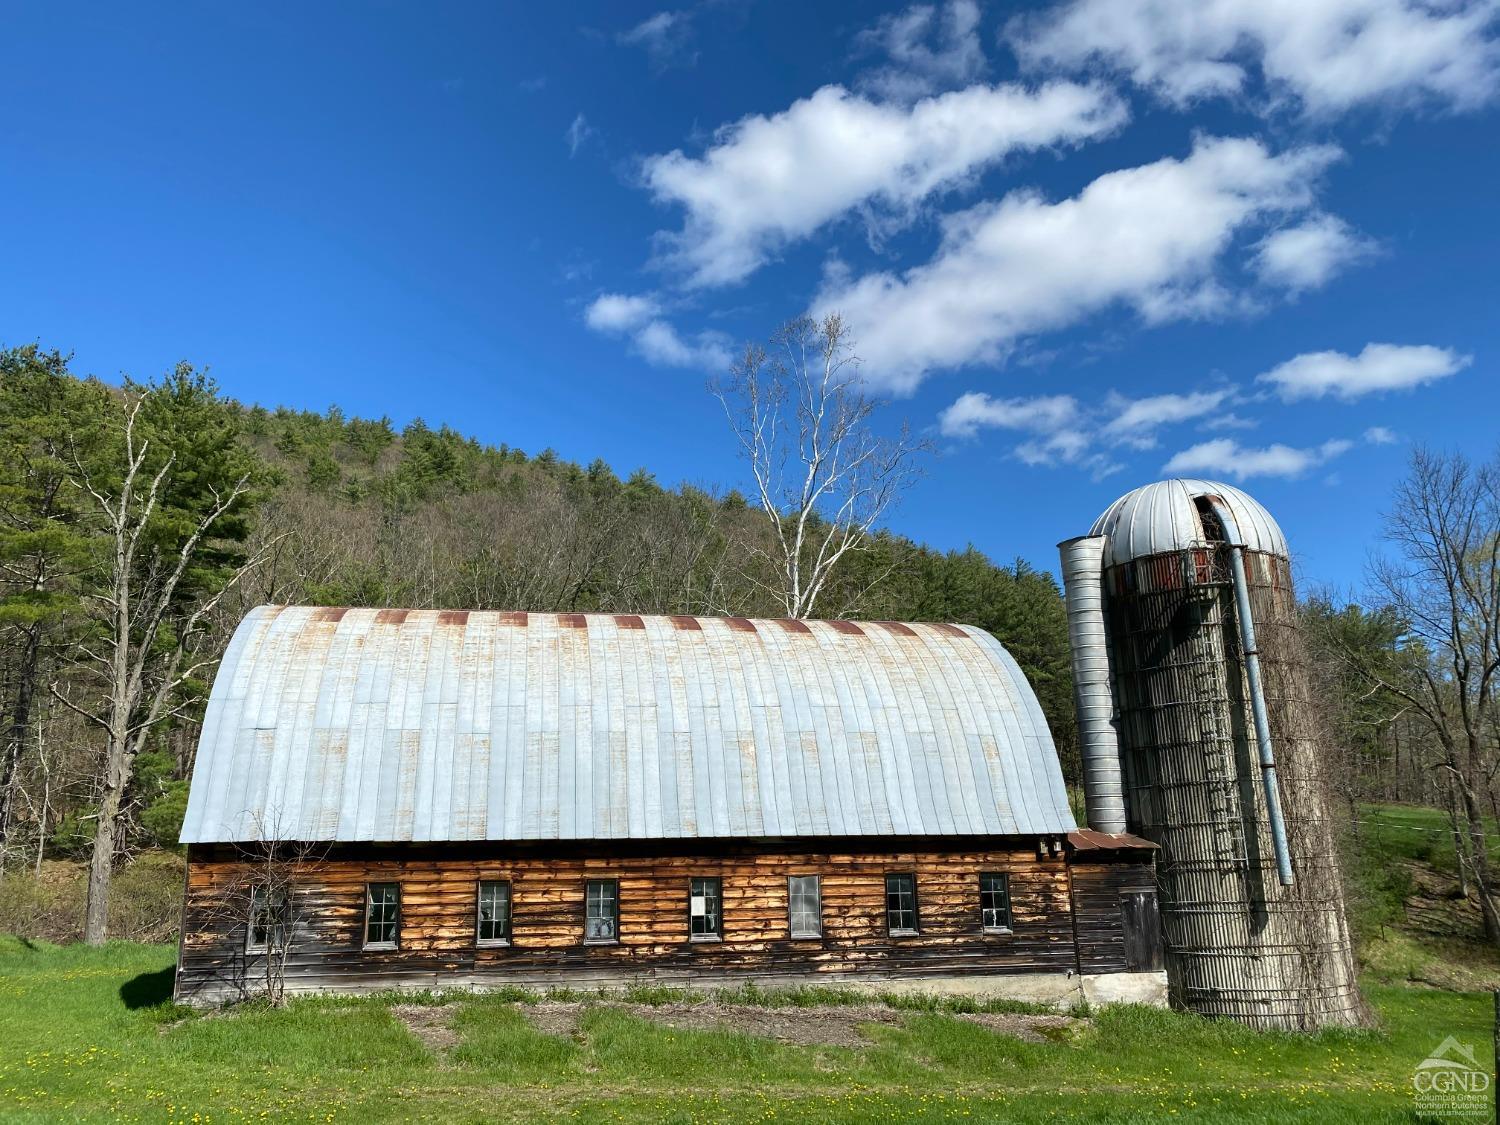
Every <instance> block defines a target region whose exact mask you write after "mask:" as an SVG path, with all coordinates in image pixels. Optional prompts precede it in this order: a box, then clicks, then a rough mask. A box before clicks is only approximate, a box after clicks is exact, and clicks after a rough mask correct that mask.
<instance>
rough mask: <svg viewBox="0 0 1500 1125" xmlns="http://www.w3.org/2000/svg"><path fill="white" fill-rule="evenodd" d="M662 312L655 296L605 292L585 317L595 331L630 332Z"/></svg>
mask: <svg viewBox="0 0 1500 1125" xmlns="http://www.w3.org/2000/svg"><path fill="white" fill-rule="evenodd" d="M660 312H661V306H660V305H659V304H658V303H657V301H656V298H655V297H649V296H641V295H634V294H630V293H605V294H602V295H601V296H599V297H598V298H596V299H595V300H594V303H593V304H591V305H589V307H588V309H587V311H586V312H585V313H584V314H583V319H584V323H586V324H587V325H588V326H589V327H590V328H592V329H593V330H594V331H595V332H629V331H630V330H631V329H634V328H639V327H641V326H642V325H643V324H645V323H646V322H647V321H649V320H653V319H655V317H656V316H657V315H658V314H659V313H660Z"/></svg>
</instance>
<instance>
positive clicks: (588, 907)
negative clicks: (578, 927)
mask: <svg viewBox="0 0 1500 1125" xmlns="http://www.w3.org/2000/svg"><path fill="white" fill-rule="evenodd" d="M583 904H584V916H583V940H584V941H586V942H610V941H619V940H620V884H619V883H617V882H616V881H615V880H613V879H590V880H589V881H588V883H587V884H586V885H585V887H584V894H583Z"/></svg>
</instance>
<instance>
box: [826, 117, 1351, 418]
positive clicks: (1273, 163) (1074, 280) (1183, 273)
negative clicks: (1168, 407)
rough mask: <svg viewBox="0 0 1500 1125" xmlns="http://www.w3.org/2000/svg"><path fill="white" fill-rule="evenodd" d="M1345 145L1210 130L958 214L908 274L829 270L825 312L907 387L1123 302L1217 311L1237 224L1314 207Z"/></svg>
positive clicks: (876, 370) (899, 386)
mask: <svg viewBox="0 0 1500 1125" xmlns="http://www.w3.org/2000/svg"><path fill="white" fill-rule="evenodd" d="M1338 155H1339V153H1338V150H1337V149H1334V148H1331V147H1327V146H1311V147H1303V148H1295V149H1291V150H1288V151H1286V152H1283V153H1280V154H1272V153H1270V152H1268V151H1267V150H1266V149H1265V147H1264V146H1262V145H1261V144H1260V143H1259V142H1257V141H1253V140H1247V139H1214V138H1199V139H1198V140H1197V142H1196V143H1195V144H1194V146H1193V151H1192V153H1191V154H1190V155H1189V156H1187V157H1186V158H1184V159H1180V160H1179V159H1164V160H1159V161H1157V162H1155V163H1153V164H1147V165H1143V166H1141V167H1137V168H1128V169H1125V170H1122V171H1117V172H1111V173H1109V174H1107V175H1104V176H1101V177H1099V178H1098V179H1097V180H1095V181H1094V182H1093V183H1091V184H1089V185H1088V187H1086V188H1085V189H1084V190H1083V192H1082V193H1080V194H1079V195H1077V196H1075V197H1074V198H1072V199H1066V200H1063V201H1061V202H1057V203H1051V202H1048V201H1047V200H1045V199H1043V198H1042V197H1041V196H1040V195H1038V194H1037V193H1035V192H1030V191H1018V192H1013V193H1012V194H1010V195H1008V196H1006V197H1005V198H1004V199H1001V200H999V201H995V202H986V203H982V204H980V205H978V206H976V207H973V208H970V209H969V210H967V211H962V212H959V213H957V214H953V215H949V216H948V217H947V218H946V219H945V220H944V222H943V235H942V241H941V244H940V246H939V247H938V250H937V253H936V254H935V256H934V257H933V258H932V260H931V261H929V262H927V263H925V264H923V265H919V266H917V267H915V268H913V269H910V270H908V271H906V272H905V273H904V274H900V275H897V274H895V273H893V272H888V271H886V272H878V273H872V274H867V275H865V276H863V277H859V278H849V277H847V276H840V275H839V274H838V273H834V274H831V275H830V276H829V277H827V278H825V281H824V284H823V288H822V291H821V292H820V293H819V294H818V296H817V298H816V300H815V302H814V313H815V315H823V314H824V313H828V312H834V311H837V312H842V313H843V314H844V317H845V319H846V321H848V323H849V325H850V328H851V330H852V332H853V336H854V338H855V339H856V340H858V341H859V345H860V354H861V356H862V357H863V358H864V359H865V360H866V366H865V376H866V378H867V379H868V380H870V381H872V382H874V383H876V384H878V385H881V386H883V387H884V388H886V389H889V390H893V391H896V392H898V393H900V392H909V391H911V390H912V389H914V388H915V387H916V386H917V384H918V383H920V382H921V381H922V379H923V378H924V377H925V376H926V375H927V373H929V372H930V371H933V370H935V369H942V368H952V367H958V366H961V365H964V364H969V363H977V362H995V361H998V360H999V359H1000V358H1002V357H1003V355H1004V354H1005V351H1006V350H1007V349H1008V348H1009V347H1010V346H1011V345H1012V344H1013V343H1014V342H1015V341H1016V340H1017V339H1019V338H1021V337H1023V336H1027V335H1031V334H1035V333H1039V332H1043V331H1048V330H1053V329H1058V328H1062V327H1066V326H1068V325H1070V324H1073V323H1075V322H1077V321H1079V320H1081V319H1083V318H1084V317H1086V316H1088V315H1090V314H1093V313H1096V312H1099V311H1101V310H1104V309H1106V308H1109V307H1112V306H1125V307H1128V308H1133V309H1134V310H1136V311H1137V312H1138V313H1139V314H1140V315H1141V316H1142V317H1143V318H1144V319H1146V320H1147V321H1148V322H1157V321H1162V320H1167V319H1170V318H1173V317H1181V316H1202V315H1210V314H1212V313H1214V312H1219V311H1223V309H1224V308H1225V307H1227V306H1229V305H1230V304H1231V303H1232V297H1231V296H1230V294H1229V293H1228V291H1227V290H1226V289H1225V288H1224V286H1223V285H1222V284H1221V283H1220V282H1219V280H1218V279H1217V278H1216V277H1215V272H1216V270H1217V267H1218V265H1219V261H1220V258H1221V256H1222V255H1223V254H1224V252H1225V251H1226V250H1227V249H1228V248H1229V247H1230V246H1231V245H1232V244H1233V242H1234V239H1235V238H1236V236H1237V235H1240V234H1241V233H1242V232H1245V231H1247V230H1250V229H1252V228H1253V227H1255V226H1256V225H1258V224H1259V223H1261V222H1263V221H1265V220H1266V219H1267V218H1269V217H1271V216H1274V215H1278V214H1283V213H1293V212H1299V211H1303V210H1305V209H1307V208H1308V207H1309V206H1310V205H1311V203H1312V201H1313V188H1314V186H1315V184H1316V181H1317V179H1318V176H1319V174H1320V173H1321V172H1322V171H1323V169H1324V168H1326V167H1327V165H1328V164H1329V163H1330V162H1331V161H1333V160H1334V159H1336V157H1337V156H1338Z"/></svg>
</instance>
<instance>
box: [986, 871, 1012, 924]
mask: <svg viewBox="0 0 1500 1125" xmlns="http://www.w3.org/2000/svg"><path fill="white" fill-rule="evenodd" d="M986 879H998V880H1000V887H1001V893H1002V894H1003V895H1004V896H1005V922H1004V924H1003V925H998V926H990V925H986V924H985V912H986V911H987V910H993V909H995V908H994V907H992V906H991V907H987V906H986V905H985V901H984V900H985V895H986V893H993V892H986V890H985V880H986ZM1015 923H1016V917H1015V910H1014V907H1013V906H1012V903H1011V897H1010V872H1009V871H981V872H980V873H979V928H980V930H981V931H982V932H984V933H987V934H1013V933H1015V932H1016V929H1015Z"/></svg>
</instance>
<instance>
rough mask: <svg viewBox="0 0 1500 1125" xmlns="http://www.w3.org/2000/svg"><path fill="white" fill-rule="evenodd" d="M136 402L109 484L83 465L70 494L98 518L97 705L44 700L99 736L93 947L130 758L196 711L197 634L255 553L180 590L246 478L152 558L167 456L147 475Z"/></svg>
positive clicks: (204, 650) (212, 651)
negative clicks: (168, 723) (187, 694)
mask: <svg viewBox="0 0 1500 1125" xmlns="http://www.w3.org/2000/svg"><path fill="white" fill-rule="evenodd" d="M148 393H149V392H148ZM144 401H145V397H144V396H140V397H137V398H136V399H135V400H134V402H132V403H131V404H130V405H129V406H128V407H126V416H125V424H124V440H123V446H122V450H123V465H122V466H119V467H117V469H116V471H117V472H118V473H119V475H118V478H117V482H107V480H106V478H107V476H108V475H109V474H106V473H105V472H103V471H97V470H95V469H93V468H91V467H90V466H89V465H87V464H85V463H84V462H83V461H82V460H79V461H77V463H76V465H75V468H76V469H77V475H78V483H79V486H80V487H81V488H83V489H84V491H85V492H86V493H87V494H88V495H89V496H90V497H92V498H93V501H94V502H95V504H97V505H98V507H99V510H100V512H101V513H102V515H103V520H104V527H105V533H106V535H107V542H108V545H109V554H108V559H107V561H106V562H105V564H104V568H103V569H104V581H103V583H102V585H101V592H98V593H93V594H90V595H89V596H88V598H87V599H86V601H87V603H88V605H89V607H90V609H91V610H92V611H93V614H94V616H95V619H96V620H97V621H98V622H99V623H100V625H101V629H100V634H101V636H100V639H99V641H98V642H97V643H87V642H86V643H83V644H81V645H80V647H79V661H80V665H81V667H82V669H83V670H85V671H86V672H89V673H91V674H92V677H93V678H94V679H95V680H96V681H97V682H99V684H100V686H101V688H102V690H101V692H100V696H101V697H102V698H101V699H100V701H99V703H98V704H97V705H88V704H80V703H78V702H75V701H74V700H73V698H72V696H71V695H70V694H68V693H65V692H63V691H62V690H60V689H59V687H58V686H57V685H56V684H54V685H53V687H52V691H53V694H54V695H55V696H56V697H57V698H58V699H59V700H60V701H61V702H62V703H64V704H65V705H66V706H68V707H69V708H70V709H72V710H73V711H75V712H77V713H78V714H79V715H81V716H82V717H83V718H84V719H86V720H87V721H89V722H91V723H93V724H94V725H95V726H96V727H98V728H99V729H100V730H101V731H102V732H103V734H104V740H105V750H104V762H103V769H102V771H101V775H102V776H101V785H100V792H99V810H98V814H97V819H96V821H95V826H94V844H93V852H92V855H91V857H90V860H89V886H88V906H87V910H86V912H85V920H84V940H85V941H87V942H88V943H89V944H91V945H98V944H101V943H102V942H103V941H104V940H105V938H106V937H107V936H108V919H109V887H110V878H111V875H112V873H113V868H114V862H115V853H116V849H117V846H118V836H119V827H120V814H121V809H122V806H123V804H124V800H125V794H126V789H127V787H128V786H129V784H130V777H131V772H132V769H133V767H134V763H135V759H136V756H137V755H138V754H139V753H140V751H141V749H142V747H143V746H144V744H145V742H146V740H147V738H148V736H149V735H150V733H151V731H152V729H153V728H154V727H156V725H157V724H158V723H160V722H162V721H163V720H164V719H167V718H169V717H171V716H173V715H176V714H178V713H180V712H182V711H184V710H185V709H189V708H190V707H191V706H192V705H194V704H195V703H196V702H197V701H196V699H188V700H185V699H183V698H181V697H180V695H179V693H180V691H181V689H182V688H183V687H184V686H185V685H186V684H187V683H188V682H189V681H190V680H192V679H193V678H194V677H195V676H196V675H197V674H198V673H199V672H201V671H202V670H203V669H204V668H205V667H207V666H208V665H210V664H212V663H213V661H214V660H215V659H217V649H216V647H215V646H214V645H213V635H212V634H210V633H209V631H208V630H206V629H204V628H202V627H201V626H202V625H203V623H204V620H205V618H206V617H208V616H209V615H210V614H211V613H212V612H213V610H214V608H215V607H216V606H217V605H218V604H219V601H220V599H221V598H222V597H223V596H224V594H225V592H226V591H228V590H229V589H231V588H232V587H233V586H234V584H235V583H236V582H237V581H238V580H239V579H240V578H241V577H242V576H243V575H244V574H245V573H246V572H247V571H248V570H250V569H251V568H253V567H254V566H256V565H257V564H258V563H259V561H260V556H259V555H256V556H253V557H251V558H250V559H249V561H247V562H246V563H244V564H243V565H242V566H240V567H239V568H238V569H237V570H235V571H234V572H233V573H232V574H231V575H230V576H229V578H228V580H227V581H226V582H224V583H222V584H220V585H219V588H218V590H217V591H213V592H209V591H207V590H203V589H200V588H197V587H194V588H193V589H189V588H188V587H187V586H186V585H185V584H184V581H183V580H184V578H185V576H187V575H188V573H189V570H190V569H191V568H192V567H193V566H194V564H195V563H197V562H198V561H199V556H200V553H201V551H202V550H203V549H204V548H205V547H206V545H207V541H208V540H209V539H210V538H211V537H212V536H213V533H214V530H215V527H216V525H218V524H219V523H220V521H221V520H222V519H223V518H224V517H225V516H226V514H227V513H229V512H230V511H231V509H233V508H234V507H235V505H236V504H237V503H239V502H240V500H241V498H242V497H243V496H244V495H245V493H246V492H247V490H248V489H249V487H250V478H249V476H248V474H247V475H245V476H241V477H240V478H239V480H237V481H235V482H234V483H233V484H232V485H230V486H229V487H228V488H226V489H224V490H222V491H220V490H218V489H215V488H213V487H212V486H210V493H211V502H210V503H209V504H208V505H207V507H206V508H205V509H204V510H203V511H202V512H201V513H200V514H199V515H198V516H197V517H196V518H195V519H194V520H193V521H192V523H191V524H190V525H189V526H188V527H187V528H186V534H184V535H183V536H182V537H181V539H180V541H179V543H178V546H177V549H176V550H175V551H173V552H170V553H166V552H163V551H161V550H160V549H159V545H158V544H157V543H156V542H155V541H154V540H153V539H152V537H151V536H150V535H149V534H148V532H149V531H150V529H151V527H152V518H153V515H154V514H155V513H156V512H157V509H158V506H159V505H160V504H161V503H162V500H163V496H164V494H165V492H166V490H167V487H168V484H169V482H170V479H171V473H172V468H173V465H174V461H175V458H174V457H173V456H172V455H168V456H167V457H166V458H165V459H164V460H163V461H162V464H161V467H160V468H159V469H157V471H156V472H155V473H154V474H148V473H147V472H146V471H145V466H146V463H147V453H148V450H149V446H150V442H149V441H147V440H144V439H142V438H140V436H139V434H138V433H137V421H138V418H139V416H140V412H141V407H142V404H143V403H144Z"/></svg>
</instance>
